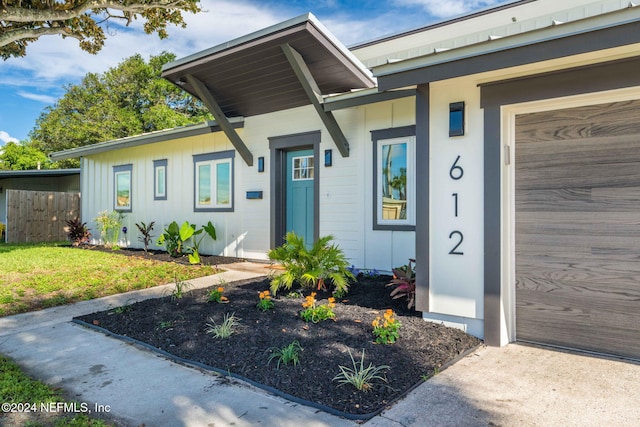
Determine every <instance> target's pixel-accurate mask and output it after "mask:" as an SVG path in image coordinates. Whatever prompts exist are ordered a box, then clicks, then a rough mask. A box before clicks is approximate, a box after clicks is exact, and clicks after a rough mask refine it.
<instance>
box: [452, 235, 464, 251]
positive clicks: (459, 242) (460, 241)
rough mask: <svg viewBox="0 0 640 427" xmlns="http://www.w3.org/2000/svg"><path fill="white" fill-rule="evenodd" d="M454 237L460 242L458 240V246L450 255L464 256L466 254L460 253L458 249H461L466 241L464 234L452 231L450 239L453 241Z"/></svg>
mask: <svg viewBox="0 0 640 427" xmlns="http://www.w3.org/2000/svg"><path fill="white" fill-rule="evenodd" d="M453 236H458V237H459V240H458V243H456V245H455V246H454V247H453V249H451V250H450V251H449V255H464V252H462V251H458V248H459V247H460V245H461V244H462V241H463V240H464V237H463V236H462V233H461V232H459V231H458V230H456V231H452V232H451V234H449V238H450V239H452V238H453Z"/></svg>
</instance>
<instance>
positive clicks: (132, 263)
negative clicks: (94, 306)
mask: <svg viewBox="0 0 640 427" xmlns="http://www.w3.org/2000/svg"><path fill="white" fill-rule="evenodd" d="M215 273H216V269H215V268H214V267H211V266H200V265H197V266H193V265H182V264H176V263H166V262H157V261H150V260H145V259H142V258H138V257H127V256H124V255H119V254H118V252H117V251H114V252H113V253H106V252H100V251H92V250H86V249H77V248H72V247H70V246H68V245H62V244H60V245H55V244H19V245H9V244H0V316H6V315H10V314H16V313H21V312H26V311H33V310H39V309H42V308H47V307H53V306H56V305H62V304H67V303H70V302H75V301H81V300H88V299H93V298H98V297H102V296H106V295H113V294H118V293H122V292H127V291H131V290H135V289H143V288H150V287H153V286H157V285H161V284H165V283H169V282H173V281H175V278H176V277H177V278H178V279H179V280H188V279H193V278H195V277H202V276H206V275H211V274H215Z"/></svg>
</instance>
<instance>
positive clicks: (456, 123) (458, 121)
mask: <svg viewBox="0 0 640 427" xmlns="http://www.w3.org/2000/svg"><path fill="white" fill-rule="evenodd" d="M462 135H464V101H461V102H452V103H451V104H449V136H462Z"/></svg>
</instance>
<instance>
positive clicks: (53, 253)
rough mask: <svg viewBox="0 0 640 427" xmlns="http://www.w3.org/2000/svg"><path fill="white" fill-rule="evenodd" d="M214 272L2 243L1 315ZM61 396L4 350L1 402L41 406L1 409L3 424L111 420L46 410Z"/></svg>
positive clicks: (88, 424) (93, 426)
mask: <svg viewBox="0 0 640 427" xmlns="http://www.w3.org/2000/svg"><path fill="white" fill-rule="evenodd" d="M215 273H216V269H215V268H213V267H211V266H192V265H181V264H176V263H166V262H158V261H150V260H146V259H143V258H137V257H127V256H123V255H119V254H118V253H117V252H115V253H113V254H111V253H105V252H100V251H90V250H80V249H74V248H71V247H69V245H68V244H15V245H12V244H4V243H0V316H6V315H10V314H16V313H21V312H26V311H33V310H38V309H42V308H47V307H53V306H57V305H62V304H68V303H71V302H75V301H81V300H89V299H93V298H98V297H102V296H106V295H113V294H118V293H122V292H127V291H131V290H135V289H143V288H149V287H153V286H157V285H161V284H165V283H169V282H173V281H177V278H178V277H179V278H180V279H181V280H188V279H193V278H196V277H202V276H205V275H210V274H215ZM181 283H182V282H181ZM122 309H123V310H124V309H126V306H125V308H122ZM63 401H64V399H63V398H62V396H61V395H60V394H59V391H58V390H56V389H53V388H51V387H49V386H47V385H45V384H43V383H40V382H38V381H35V380H32V379H31V378H29V377H28V376H26V375H25V374H24V373H23V372H22V371H21V370H20V368H19V367H18V366H17V365H16V364H15V363H14V362H13V361H11V360H10V359H8V358H6V357H4V356H1V355H0V402H6V403H29V404H30V405H31V404H33V405H35V408H37V409H38V411H37V412H32V413H25V412H21V413H20V414H18V413H15V414H3V413H0V425H4V424H5V422H11V423H13V425H28V426H31V427H36V426H41V427H62V426H65V427H67V426H73V427H101V426H107V424H105V423H104V422H103V421H101V420H95V419H92V418H89V417H88V416H87V415H85V414H71V415H66V414H64V413H62V412H52V413H49V414H46V412H43V411H41V410H40V405H41V404H47V403H51V402H53V403H58V402H63ZM14 417H19V418H18V419H12V418H14Z"/></svg>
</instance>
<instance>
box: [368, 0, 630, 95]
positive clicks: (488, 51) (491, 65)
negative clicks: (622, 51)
mask: <svg viewBox="0 0 640 427" xmlns="http://www.w3.org/2000/svg"><path fill="white" fill-rule="evenodd" d="M635 44H640V7H629V8H624V9H620V10H617V11H614V12H610V13H606V14H603V15H599V16H597V17H594V18H586V19H580V20H577V21H573V22H567V23H554V24H552V25H551V26H549V27H547V28H543V29H539V30H534V31H529V32H526V33H521V34H517V35H513V36H507V37H500V38H489V39H488V40H486V41H484V42H481V43H477V44H474V45H467V46H464V47H460V48H457V49H451V50H445V51H441V52H433V53H431V54H428V55H422V56H418V57H415V58H410V59H406V60H402V61H397V62H391V63H389V64H386V65H381V66H379V67H375V68H374V70H373V71H374V75H375V76H376V77H377V78H378V84H379V88H380V90H391V89H397V88H403V87H407V86H411V85H418V84H425V83H430V82H433V81H438V80H446V79H450V78H456V77H462V76H468V75H472V74H479V73H483V72H487V71H494V70H500V69H506V68H510V67H517V66H521V65H528V64H533V63H536V62H542V61H548V60H553V59H558V58H563V57H568V56H573V55H580V54H584V53H589V52H596V51H604V50H606V49H614V48H619V47H622V46H629V45H635Z"/></svg>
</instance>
